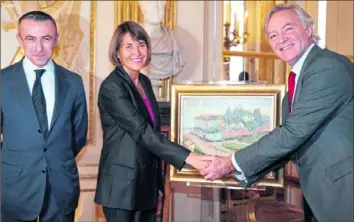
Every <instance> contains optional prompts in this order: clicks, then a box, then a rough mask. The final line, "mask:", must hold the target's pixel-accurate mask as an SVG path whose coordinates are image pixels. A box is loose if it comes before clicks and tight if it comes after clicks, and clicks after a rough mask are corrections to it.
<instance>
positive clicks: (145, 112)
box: [116, 66, 154, 126]
mask: <svg viewBox="0 0 354 222" xmlns="http://www.w3.org/2000/svg"><path fill="white" fill-rule="evenodd" d="M116 73H117V74H118V75H119V76H120V77H121V78H123V79H124V80H125V81H126V82H127V83H128V85H129V86H130V88H131V90H132V92H133V95H132V97H133V99H134V100H135V101H136V102H137V103H138V106H139V108H140V109H141V110H142V113H143V115H144V117H145V119H147V120H148V121H149V122H150V124H151V125H152V126H154V125H153V124H152V123H153V122H152V120H151V117H150V115H149V111H148V110H147V108H146V106H145V103H144V100H143V99H142V98H141V96H140V93H139V92H138V89H137V88H136V87H135V85H134V83H133V81H132V80H131V78H130V77H129V75H128V73H126V72H125V70H124V69H123V67H120V66H118V67H117V68H116ZM141 79H142V78H141V76H140V78H139V80H140V81H141ZM143 82H144V81H142V82H141V83H142V85H143V87H144V90H145V94H146V93H147V92H146V88H145V87H146V84H145V83H143ZM148 98H149V97H148Z"/></svg>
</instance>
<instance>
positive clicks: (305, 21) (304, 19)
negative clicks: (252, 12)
mask: <svg viewBox="0 0 354 222" xmlns="http://www.w3.org/2000/svg"><path fill="white" fill-rule="evenodd" d="M283 10H292V11H293V12H295V13H296V15H297V16H298V18H299V19H300V21H301V23H302V25H303V27H304V28H306V27H309V26H312V30H313V31H312V35H311V38H312V40H313V41H314V42H315V43H318V41H319V40H320V37H319V36H318V35H317V34H315V23H314V22H313V19H312V17H311V16H310V15H309V14H308V13H307V12H306V11H305V10H304V9H303V8H301V7H300V6H299V5H298V4H296V3H294V2H292V3H290V4H279V5H276V6H274V7H273V8H272V10H270V12H269V13H268V14H267V16H266V19H265V22H264V34H265V35H266V36H267V30H268V24H269V20H270V18H271V17H272V16H273V15H274V14H275V13H277V12H280V11H283Z"/></svg>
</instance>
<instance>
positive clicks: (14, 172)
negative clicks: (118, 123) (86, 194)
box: [1, 60, 88, 220]
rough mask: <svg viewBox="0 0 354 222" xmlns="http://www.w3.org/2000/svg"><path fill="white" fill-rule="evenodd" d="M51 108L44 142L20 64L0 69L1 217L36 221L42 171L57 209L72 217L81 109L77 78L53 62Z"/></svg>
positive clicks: (82, 132) (83, 120) (82, 135)
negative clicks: (50, 116)
mask: <svg viewBox="0 0 354 222" xmlns="http://www.w3.org/2000/svg"><path fill="white" fill-rule="evenodd" d="M54 67H55V71H54V72H55V106H54V111H53V117H52V121H51V126H50V128H49V132H48V136H47V139H44V137H43V135H42V133H41V131H40V130H39V129H40V126H39V122H38V119H37V116H36V112H35V109H34V106H33V104H32V99H31V94H30V91H29V89H28V85H27V80H26V76H25V72H24V69H23V65H22V60H21V61H20V62H18V63H16V64H13V65H11V66H9V67H7V68H5V69H3V70H1V102H2V107H1V112H2V122H1V131H2V133H3V136H4V138H3V144H2V150H1V154H2V159H1V194H2V199H1V200H2V205H1V207H2V210H3V213H6V214H9V216H12V217H13V218H16V219H20V220H33V218H35V217H36V216H38V214H39V212H40V210H41V208H42V204H43V197H44V193H45V190H46V175H45V174H46V169H47V170H48V177H49V181H50V183H51V187H52V192H53V193H54V196H55V199H56V201H57V205H58V210H59V211H60V212H61V213H63V214H68V213H72V212H73V211H74V210H75V209H76V207H77V204H78V199H79V194H80V186H79V175H78V170H77V166H76V162H75V156H76V155H77V154H78V153H79V152H80V150H81V149H82V148H83V146H84V144H85V142H86V136H87V119H88V117H87V108H86V97H85V91H84V85H83V82H82V78H81V76H79V75H77V74H75V73H73V72H71V71H69V70H67V69H65V68H63V67H62V66H59V65H57V64H55V63H54Z"/></svg>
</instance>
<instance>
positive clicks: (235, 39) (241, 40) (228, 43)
mask: <svg viewBox="0 0 354 222" xmlns="http://www.w3.org/2000/svg"><path fill="white" fill-rule="evenodd" d="M230 18H231V7H230V3H229V2H226V4H225V14H224V27H225V37H224V47H225V49H227V50H229V49H230V47H232V46H238V45H240V44H241V45H243V44H245V43H246V42H247V39H248V36H249V33H248V32H247V25H248V12H247V11H246V12H245V16H244V21H243V27H244V29H243V33H242V34H241V35H240V33H239V31H240V29H239V26H240V20H239V19H238V17H237V14H236V13H234V29H233V30H232V32H230V28H231V24H230ZM230 33H231V34H232V39H230Z"/></svg>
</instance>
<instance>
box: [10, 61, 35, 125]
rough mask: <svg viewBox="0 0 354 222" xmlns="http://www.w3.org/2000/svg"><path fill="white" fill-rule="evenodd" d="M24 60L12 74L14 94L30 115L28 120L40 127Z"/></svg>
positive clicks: (16, 65) (16, 66) (25, 111)
mask: <svg viewBox="0 0 354 222" xmlns="http://www.w3.org/2000/svg"><path fill="white" fill-rule="evenodd" d="M22 61H23V59H22V60H21V61H20V62H18V63H16V64H15V65H14V66H15V68H14V71H13V73H12V75H11V77H12V88H13V92H14V96H15V97H17V98H18V101H19V103H20V104H21V105H22V107H23V110H24V112H23V113H24V115H29V118H28V121H31V122H32V125H33V126H36V127H37V128H39V123H38V119H37V114H36V111H35V110H34V106H33V103H32V97H31V93H30V90H29V88H28V83H27V79H26V74H25V70H24V69H23V65H22Z"/></svg>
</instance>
